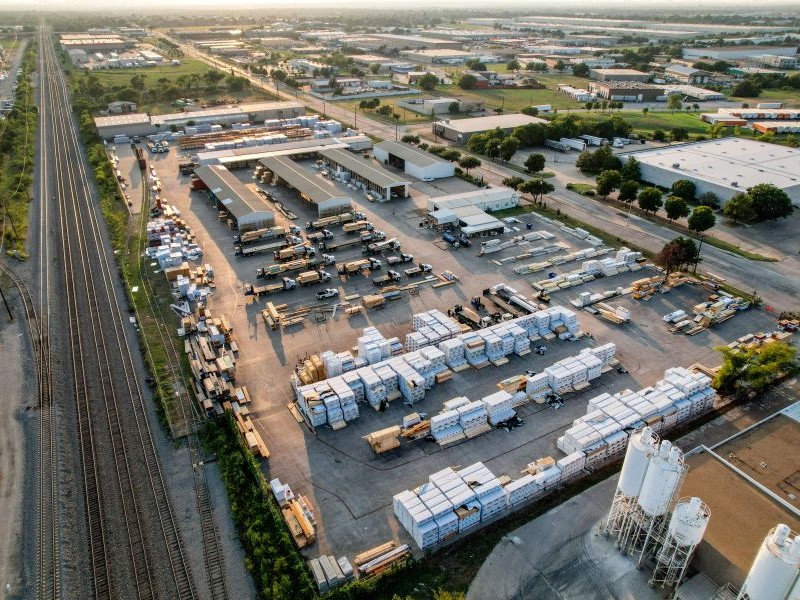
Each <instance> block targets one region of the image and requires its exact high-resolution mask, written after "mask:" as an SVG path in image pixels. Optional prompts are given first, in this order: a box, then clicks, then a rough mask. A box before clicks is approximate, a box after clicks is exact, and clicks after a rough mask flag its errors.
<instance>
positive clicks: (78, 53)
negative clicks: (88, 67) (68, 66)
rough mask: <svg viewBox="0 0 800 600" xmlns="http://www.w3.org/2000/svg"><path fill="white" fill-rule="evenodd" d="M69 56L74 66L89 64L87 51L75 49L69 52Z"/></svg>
mask: <svg viewBox="0 0 800 600" xmlns="http://www.w3.org/2000/svg"><path fill="white" fill-rule="evenodd" d="M67 55H68V56H69V59H70V60H71V61H72V64H73V65H85V64H86V63H88V62H89V54H88V53H87V52H86V50H81V49H79V48H73V49H72V50H67Z"/></svg>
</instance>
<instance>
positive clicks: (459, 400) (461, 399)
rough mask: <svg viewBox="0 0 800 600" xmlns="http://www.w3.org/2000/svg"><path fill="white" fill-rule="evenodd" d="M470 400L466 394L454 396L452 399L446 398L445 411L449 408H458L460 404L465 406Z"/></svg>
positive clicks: (443, 405)
mask: <svg viewBox="0 0 800 600" xmlns="http://www.w3.org/2000/svg"><path fill="white" fill-rule="evenodd" d="M469 403H470V400H469V398H467V397H466V396H457V397H456V398H452V399H450V400H446V401H445V402H444V403H443V404H442V407H443V412H444V411H449V410H456V409H457V408H459V407H460V406H464V405H466V404H469Z"/></svg>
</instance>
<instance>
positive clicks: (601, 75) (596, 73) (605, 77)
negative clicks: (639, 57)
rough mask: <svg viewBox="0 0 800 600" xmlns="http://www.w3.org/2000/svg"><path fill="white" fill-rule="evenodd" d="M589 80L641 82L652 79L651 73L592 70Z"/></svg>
mask: <svg viewBox="0 0 800 600" xmlns="http://www.w3.org/2000/svg"><path fill="white" fill-rule="evenodd" d="M589 79H594V80H595V81H639V82H644V81H647V80H648V79H650V74H649V73H644V72H642V71H637V70H636V69H590V70H589Z"/></svg>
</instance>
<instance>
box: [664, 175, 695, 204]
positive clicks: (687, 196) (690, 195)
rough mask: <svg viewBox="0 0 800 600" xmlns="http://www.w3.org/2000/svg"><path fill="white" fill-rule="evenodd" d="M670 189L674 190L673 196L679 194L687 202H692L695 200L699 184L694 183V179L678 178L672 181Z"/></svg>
mask: <svg viewBox="0 0 800 600" xmlns="http://www.w3.org/2000/svg"><path fill="white" fill-rule="evenodd" d="M670 191H671V192H672V195H673V196H678V197H679V198H683V199H684V200H686V201H687V202H690V201H692V200H694V195H695V192H696V191H697V186H696V185H695V184H694V181H691V180H689V179H678V180H677V181H674V182H673V183H672V187H671V188H670Z"/></svg>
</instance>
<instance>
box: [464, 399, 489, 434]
mask: <svg viewBox="0 0 800 600" xmlns="http://www.w3.org/2000/svg"><path fill="white" fill-rule="evenodd" d="M457 412H458V415H459V418H458V423H459V425H461V428H462V429H463V430H464V433H466V434H467V436H469V437H474V435H477V434H479V432H480V433H483V432H485V431H488V429H489V427H488V424H487V420H488V415H487V413H486V408H485V407H484V405H483V403H482V402H481V401H480V400H476V401H474V402H470V403H469V404H466V405H464V406H461V407H459V408H458V409H457Z"/></svg>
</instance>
